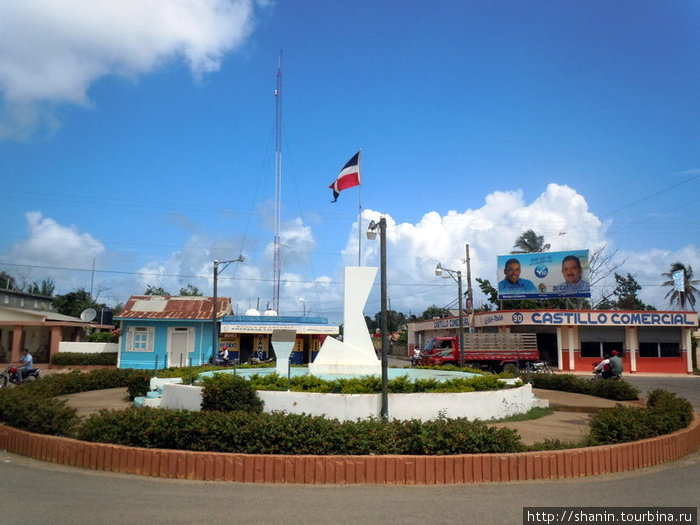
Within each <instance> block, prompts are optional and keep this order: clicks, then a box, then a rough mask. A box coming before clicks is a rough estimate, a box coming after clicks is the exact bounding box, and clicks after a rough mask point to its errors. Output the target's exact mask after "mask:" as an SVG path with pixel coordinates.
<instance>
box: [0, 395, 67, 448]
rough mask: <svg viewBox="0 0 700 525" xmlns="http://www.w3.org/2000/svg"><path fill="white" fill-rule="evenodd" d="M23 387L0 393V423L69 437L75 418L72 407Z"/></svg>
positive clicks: (29, 430) (39, 432)
mask: <svg viewBox="0 0 700 525" xmlns="http://www.w3.org/2000/svg"><path fill="white" fill-rule="evenodd" d="M23 386H24V385H22V386H21V387H17V388H10V389H7V390H5V391H3V392H2V395H0V422H2V423H3V424H6V425H9V426H11V427H15V428H19V429H21V430H26V431H28V432H36V433H38V434H50V435H58V436H71V435H72V434H73V431H74V430H75V427H76V425H77V424H78V421H79V418H78V415H77V412H76V410H75V409H74V408H69V407H67V406H66V404H65V402H64V401H61V400H58V399H55V398H45V397H43V396H42V395H41V394H40V393H31V392H28V390H29V389H27V388H23Z"/></svg>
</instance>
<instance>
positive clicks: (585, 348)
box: [581, 341, 602, 357]
mask: <svg viewBox="0 0 700 525" xmlns="http://www.w3.org/2000/svg"><path fill="white" fill-rule="evenodd" d="M581 357H602V353H601V349H600V343H599V342H598V341H581Z"/></svg>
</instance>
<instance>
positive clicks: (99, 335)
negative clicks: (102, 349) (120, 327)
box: [88, 332, 119, 343]
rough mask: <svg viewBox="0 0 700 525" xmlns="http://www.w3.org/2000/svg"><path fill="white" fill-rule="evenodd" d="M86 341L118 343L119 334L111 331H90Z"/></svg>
mask: <svg viewBox="0 0 700 525" xmlns="http://www.w3.org/2000/svg"><path fill="white" fill-rule="evenodd" d="M88 341H89V342H91V343H118V342H119V336H118V335H116V334H115V333H113V332H92V333H91V334H90V335H88Z"/></svg>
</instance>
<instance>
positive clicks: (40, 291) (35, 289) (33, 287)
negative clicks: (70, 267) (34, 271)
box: [27, 279, 56, 297]
mask: <svg viewBox="0 0 700 525" xmlns="http://www.w3.org/2000/svg"><path fill="white" fill-rule="evenodd" d="M55 290H56V285H55V284H54V282H53V279H44V280H43V281H41V284H37V282H36V281H34V282H33V283H32V284H30V285H29V288H28V289H27V292H28V293H31V294H34V295H43V296H45V297H52V296H53V293H54V291H55Z"/></svg>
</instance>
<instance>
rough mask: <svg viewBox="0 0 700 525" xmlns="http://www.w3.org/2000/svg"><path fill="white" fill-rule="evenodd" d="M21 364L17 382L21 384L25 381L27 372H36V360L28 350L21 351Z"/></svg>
mask: <svg viewBox="0 0 700 525" xmlns="http://www.w3.org/2000/svg"><path fill="white" fill-rule="evenodd" d="M19 362H20V365H19V366H18V367H17V380H18V381H20V382H21V381H23V380H24V373H25V372H26V373H27V374H29V372H31V371H32V370H34V358H33V357H32V354H30V353H29V350H27V349H26V348H25V349H23V350H21V351H20V358H19Z"/></svg>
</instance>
